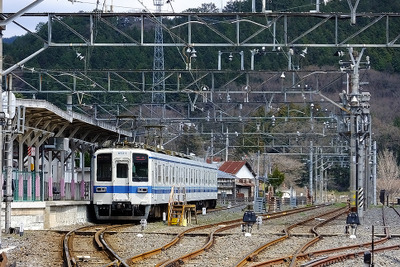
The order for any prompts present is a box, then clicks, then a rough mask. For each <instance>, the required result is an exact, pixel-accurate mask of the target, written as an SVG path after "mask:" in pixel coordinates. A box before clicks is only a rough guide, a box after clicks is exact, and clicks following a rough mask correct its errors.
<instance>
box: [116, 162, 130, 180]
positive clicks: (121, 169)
mask: <svg viewBox="0 0 400 267" xmlns="http://www.w3.org/2000/svg"><path fill="white" fill-rule="evenodd" d="M117 178H128V164H126V163H117Z"/></svg>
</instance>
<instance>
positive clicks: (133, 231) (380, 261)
mask: <svg viewBox="0 0 400 267" xmlns="http://www.w3.org/2000/svg"><path fill="white" fill-rule="evenodd" d="M316 212H317V211H315V210H314V211H308V212H302V213H301V214H299V215H297V216H294V215H291V216H287V217H282V218H278V219H271V220H264V221H263V223H262V225H261V226H260V227H259V228H258V227H257V226H254V227H253V229H252V233H251V236H245V235H244V234H243V233H242V232H241V229H240V228H234V229H231V230H229V231H226V232H224V233H226V235H221V236H217V239H216V242H215V244H214V246H213V247H211V249H210V250H209V251H208V252H207V253H206V254H203V255H201V256H199V257H197V258H195V259H194V260H191V261H190V262H189V263H187V264H185V266H210V267H211V266H235V264H236V263H237V262H238V261H239V260H240V259H242V258H243V257H244V256H246V255H247V254H248V253H249V252H250V251H252V250H253V249H255V248H257V247H259V246H260V245H261V244H264V243H266V242H268V241H271V240H274V239H276V238H278V237H279V236H281V235H282V230H283V229H284V228H285V227H287V226H288V225H290V224H292V223H294V222H296V221H300V220H304V219H305V218H307V217H309V216H311V215H313V214H316ZM385 212H386V214H387V221H386V223H387V225H388V226H389V227H388V228H387V229H388V230H389V232H390V234H391V235H393V238H392V239H390V240H389V241H388V242H386V243H385V244H384V246H388V245H395V244H399V245H400V239H399V236H400V217H399V216H398V215H397V214H395V213H394V212H393V211H392V210H391V209H389V208H385ZM242 216H243V211H242V210H241V209H239V208H234V209H230V210H227V211H224V212H219V213H208V214H207V215H199V216H198V221H199V224H209V223H215V222H217V221H221V220H233V219H237V218H241V217H242ZM381 217H382V215H381V208H380V207H373V208H371V209H368V210H367V211H366V212H365V214H364V219H363V221H362V224H361V225H360V226H359V227H358V229H357V238H349V236H348V235H346V234H345V233H344V230H345V220H346V218H345V217H340V218H338V219H337V220H335V221H333V222H331V223H328V224H327V225H325V226H324V227H323V229H320V230H322V234H323V235H324V238H323V239H322V241H320V242H318V243H317V245H315V246H314V247H311V248H310V249H309V250H307V252H308V251H315V250H322V249H327V248H329V247H335V246H348V245H352V244H360V243H366V242H370V241H371V233H372V227H371V226H372V225H373V226H374V231H375V234H376V235H377V234H380V235H383V233H384V227H383V224H382V218H381ZM79 226H82V225H79ZM79 226H77V225H72V226H68V227H65V229H52V230H49V231H25V232H24V234H23V235H22V236H20V235H16V234H4V233H3V234H2V238H1V241H2V249H3V250H4V251H6V254H7V257H8V262H9V263H14V262H15V263H16V266H63V264H62V243H61V241H62V238H63V236H64V235H63V233H61V232H60V231H59V230H65V231H66V230H71V229H74V228H77V227H79ZM186 229H187V227H179V226H169V227H168V226H166V225H164V224H163V223H162V222H153V223H149V224H148V226H147V227H146V228H145V229H144V230H142V229H141V227H140V225H136V226H132V227H129V228H124V229H123V230H122V232H121V233H118V232H117V233H114V234H110V235H107V236H106V239H107V240H108V241H109V242H110V244H111V245H112V246H113V247H114V249H115V250H116V251H118V252H119V253H120V256H121V257H122V258H127V257H131V256H134V255H137V254H140V253H143V252H145V251H148V250H151V249H155V248H159V247H161V246H162V245H164V244H166V243H168V242H170V241H171V240H172V239H173V238H175V234H176V233H179V232H182V231H184V230H186ZM205 232H206V230H205ZM297 234H298V232H296V237H293V238H292V239H291V240H292V241H291V242H292V243H293V244H295V243H296V241H297V240H299V241H301V242H304V240H306V239H307V238H305V237H301V236H300V235H297ZM331 235H333V236H331ZM196 239H197V240H196V241H193V242H196V243H197V244H198V243H204V242H205V237H204V238H203V237H199V238H196ZM378 239H379V237H375V239H374V240H378ZM190 240H195V239H190ZM187 242H189V243H187ZM190 246H191V244H190V241H185V243H182V244H181V245H179V246H178V247H176V248H175V250H170V251H168V250H167V251H166V252H165V253H163V254H164V255H163V256H159V257H160V259H166V258H168V257H174V256H177V255H178V254H180V253H185V252H186V251H187V250H186V248H189V247H190ZM288 247H289V246H288V245H287V244H286V245H283V244H282V245H279V244H278V245H275V248H274V250H271V251H270V252H268V251H267V252H265V256H263V257H266V258H274V257H278V256H282V255H288V254H290V253H291V252H290V249H289V248H288ZM192 249H193V248H192ZM361 250H364V249H362V248H361ZM273 251H275V252H273ZM278 251H279V255H278ZM339 253H340V254H343V253H345V252H339ZM263 259H264V258H263ZM374 263H375V266H400V253H399V251H398V250H394V251H386V252H383V253H376V254H375V255H374ZM140 266H151V265H150V264H148V265H146V264H141V265H140ZM153 266H154V263H153ZM331 266H363V257H359V258H355V259H352V260H347V261H345V262H343V263H337V264H333V265H331Z"/></svg>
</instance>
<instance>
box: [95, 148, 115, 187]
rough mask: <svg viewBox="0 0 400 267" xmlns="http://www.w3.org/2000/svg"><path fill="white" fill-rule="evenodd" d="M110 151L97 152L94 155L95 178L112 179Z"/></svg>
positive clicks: (106, 180)
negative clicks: (104, 152)
mask: <svg viewBox="0 0 400 267" xmlns="http://www.w3.org/2000/svg"><path fill="white" fill-rule="evenodd" d="M111 159H112V156H111V153H106V154H98V155H97V156H96V165H97V168H96V169H97V171H96V179H97V181H101V182H111V181H112V171H111V170H112V168H111Z"/></svg>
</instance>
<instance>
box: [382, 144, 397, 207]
mask: <svg viewBox="0 0 400 267" xmlns="http://www.w3.org/2000/svg"><path fill="white" fill-rule="evenodd" d="M399 175H400V169H399V166H398V165H397V160H396V156H395V154H394V153H393V152H391V151H389V150H388V149H385V150H383V151H382V152H381V153H379V155H378V179H377V189H378V191H380V190H386V192H387V193H388V194H389V198H391V200H393V197H395V196H399V194H400V179H399Z"/></svg>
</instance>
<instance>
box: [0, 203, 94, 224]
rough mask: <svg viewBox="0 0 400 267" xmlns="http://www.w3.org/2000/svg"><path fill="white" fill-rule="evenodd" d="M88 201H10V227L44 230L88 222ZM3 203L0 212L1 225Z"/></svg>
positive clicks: (3, 218) (3, 216)
mask: <svg viewBox="0 0 400 267" xmlns="http://www.w3.org/2000/svg"><path fill="white" fill-rule="evenodd" d="M89 204H90V201H35V202H12V203H11V227H13V228H15V227H21V225H22V227H23V229H24V230H46V229H51V228H57V227H62V226H68V225H73V224H82V223H86V222H88V215H87V214H88V209H89ZM4 212H5V205H4V203H3V210H2V212H1V215H2V216H1V220H2V223H1V225H2V227H4V220H5V215H4Z"/></svg>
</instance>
